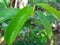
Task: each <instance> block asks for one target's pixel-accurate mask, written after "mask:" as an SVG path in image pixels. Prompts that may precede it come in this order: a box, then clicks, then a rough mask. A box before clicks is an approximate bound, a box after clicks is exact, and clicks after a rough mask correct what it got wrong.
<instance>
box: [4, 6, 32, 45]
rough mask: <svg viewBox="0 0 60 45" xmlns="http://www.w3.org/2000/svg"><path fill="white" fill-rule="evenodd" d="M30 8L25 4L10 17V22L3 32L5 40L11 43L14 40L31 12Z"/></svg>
mask: <svg viewBox="0 0 60 45" xmlns="http://www.w3.org/2000/svg"><path fill="white" fill-rule="evenodd" d="M31 12H32V8H31V7H29V6H27V7H25V8H23V9H21V10H20V11H19V13H17V14H16V16H15V17H14V18H13V19H12V21H11V23H10V24H9V26H8V27H7V29H6V32H5V37H4V39H5V41H6V42H7V43H8V44H9V45H11V44H12V43H13V41H14V40H15V38H16V36H17V34H18V32H19V31H20V30H21V28H22V26H23V25H24V23H25V22H26V21H27V19H28V16H29V15H30V14H31Z"/></svg>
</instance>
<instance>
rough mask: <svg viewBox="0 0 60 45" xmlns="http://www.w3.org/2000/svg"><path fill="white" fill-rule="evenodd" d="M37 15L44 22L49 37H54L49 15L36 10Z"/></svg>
mask: <svg viewBox="0 0 60 45" xmlns="http://www.w3.org/2000/svg"><path fill="white" fill-rule="evenodd" d="M36 13H37V15H38V16H39V19H40V21H41V23H42V24H43V26H44V28H45V30H46V33H47V36H48V37H49V39H51V37H52V28H51V25H50V23H49V20H48V19H47V17H46V16H45V15H44V14H43V13H42V12H41V11H36Z"/></svg>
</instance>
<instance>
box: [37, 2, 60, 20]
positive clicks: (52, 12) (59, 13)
mask: <svg viewBox="0 0 60 45" xmlns="http://www.w3.org/2000/svg"><path fill="white" fill-rule="evenodd" d="M38 6H40V7H42V8H43V9H45V10H46V11H48V12H49V13H51V14H55V15H56V16H57V17H58V18H59V19H60V12H58V11H57V10H56V9H54V8H53V7H51V6H49V5H48V4H46V3H40V4H38Z"/></svg>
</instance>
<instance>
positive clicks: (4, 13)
mask: <svg viewBox="0 0 60 45" xmlns="http://www.w3.org/2000/svg"><path fill="white" fill-rule="evenodd" d="M18 12H19V9H13V8H12V9H2V10H1V12H0V23H2V22H4V21H5V20H7V19H11V18H12V17H13V16H15V14H17V13H18Z"/></svg>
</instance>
